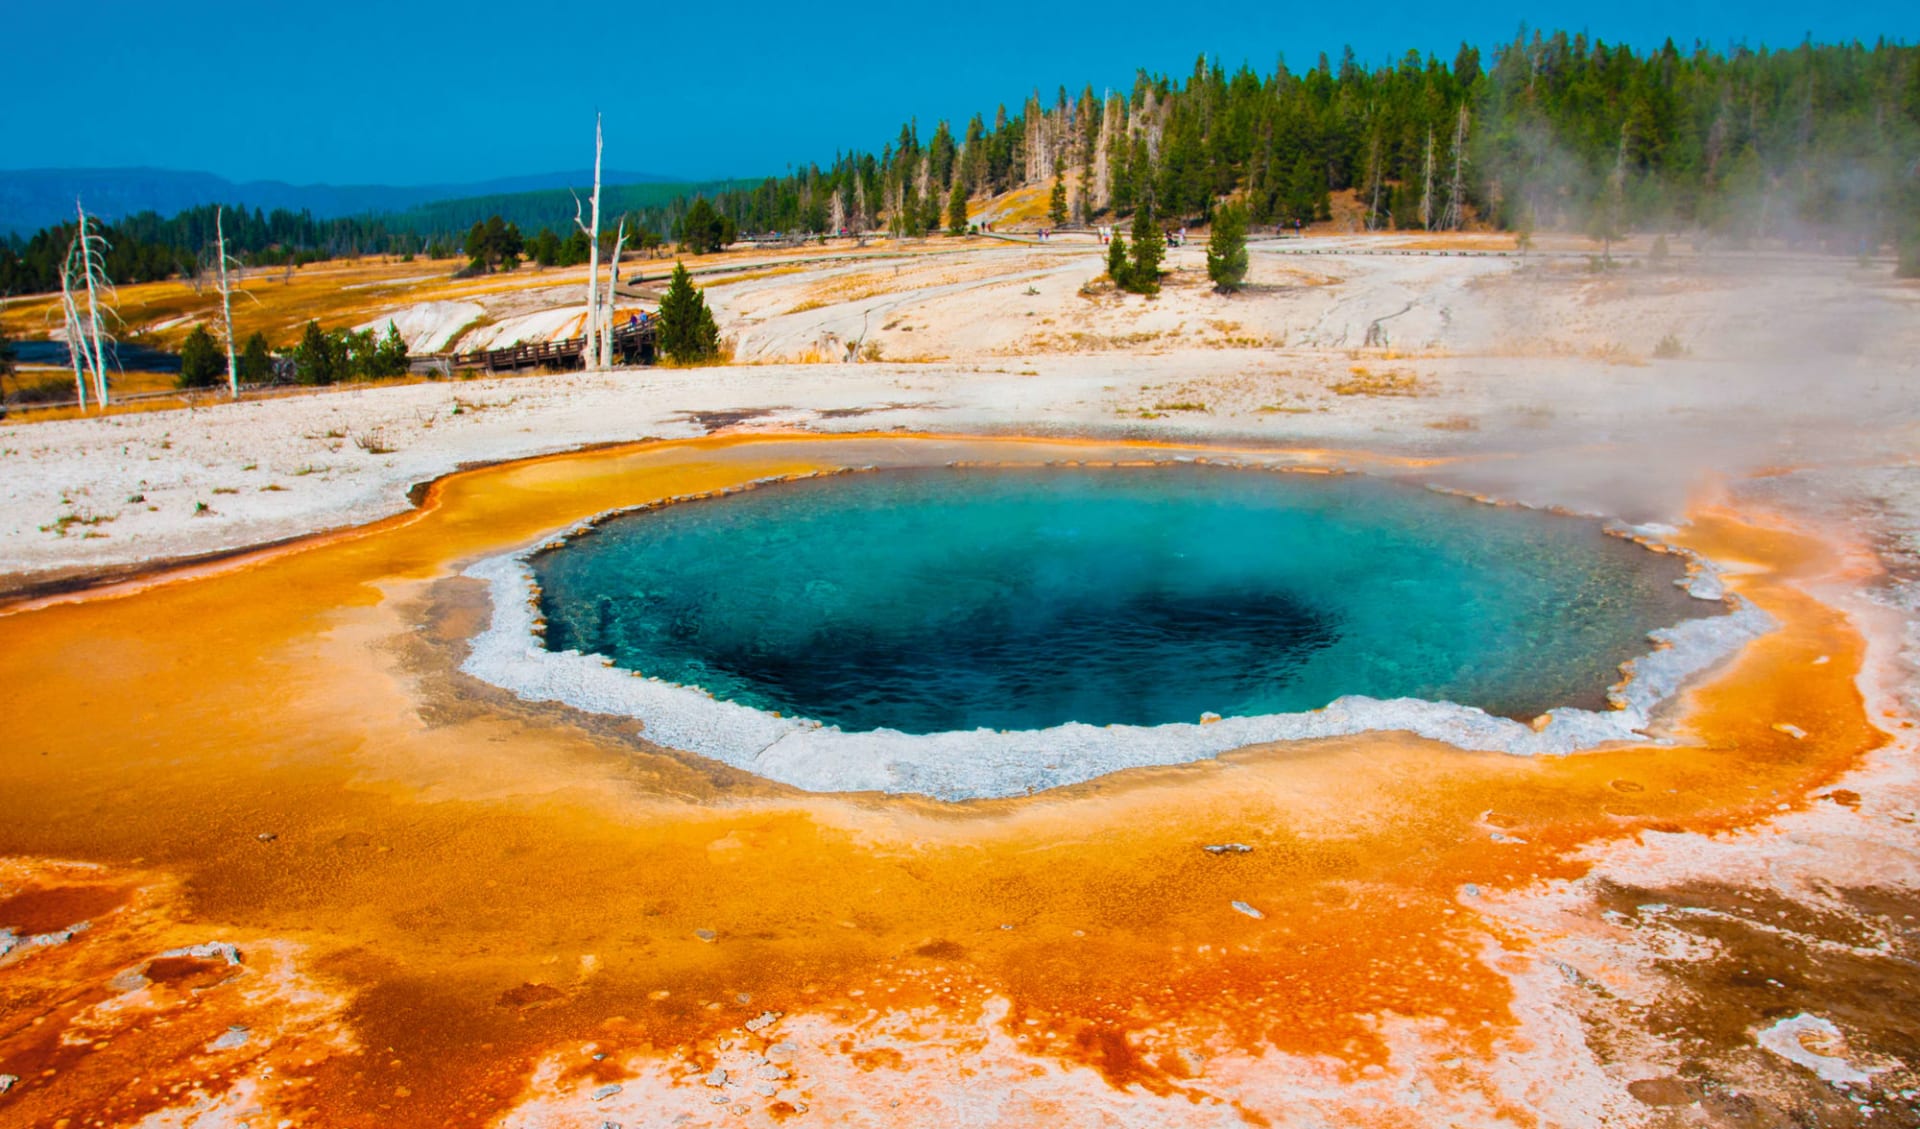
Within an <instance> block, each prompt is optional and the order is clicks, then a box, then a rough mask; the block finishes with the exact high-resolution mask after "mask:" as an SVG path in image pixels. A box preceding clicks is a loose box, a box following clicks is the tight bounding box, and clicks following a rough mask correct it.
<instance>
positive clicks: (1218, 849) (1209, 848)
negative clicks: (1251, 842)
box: [1200, 843, 1253, 855]
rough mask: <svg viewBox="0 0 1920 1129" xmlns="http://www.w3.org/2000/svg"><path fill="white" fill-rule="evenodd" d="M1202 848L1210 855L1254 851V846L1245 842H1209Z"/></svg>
mask: <svg viewBox="0 0 1920 1129" xmlns="http://www.w3.org/2000/svg"><path fill="white" fill-rule="evenodd" d="M1200 849H1201V850H1203V851H1205V852H1207V853H1208V854H1210V855H1244V854H1251V853H1252V852H1253V848H1252V847H1249V846H1247V845H1246V844H1245V843H1208V844H1207V845H1206V846H1204V847H1201V848H1200Z"/></svg>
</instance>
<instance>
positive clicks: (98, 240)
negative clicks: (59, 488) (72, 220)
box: [73, 200, 113, 408]
mask: <svg viewBox="0 0 1920 1129" xmlns="http://www.w3.org/2000/svg"><path fill="white" fill-rule="evenodd" d="M73 210H74V211H75V212H76V213H78V215H79V217H80V235H79V246H80V272H81V275H82V276H83V277H84V278H85V279H86V283H87V330H88V333H89V334H90V335H91V337H92V344H93V353H92V360H93V395H94V400H95V401H96V402H97V403H98V404H99V406H100V407H102V408H104V407H106V406H107V403H108V400H107V351H106V349H105V347H104V346H103V345H102V344H101V338H102V336H111V334H105V335H103V334H102V332H101V329H100V291H102V290H105V291H107V292H108V293H109V294H111V293H112V292H113V283H112V282H111V281H109V280H108V278H107V258H106V248H107V241H106V238H105V237H104V236H100V235H95V234H93V233H92V232H91V231H90V230H89V229H88V227H87V210H86V209H85V208H83V207H81V206H80V201H78V200H75V201H74V202H73Z"/></svg>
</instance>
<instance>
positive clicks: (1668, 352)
mask: <svg viewBox="0 0 1920 1129" xmlns="http://www.w3.org/2000/svg"><path fill="white" fill-rule="evenodd" d="M1690 352H1692V350H1690V349H1688V348H1687V347H1686V345H1684V344H1682V343H1681V341H1680V339H1679V338H1678V337H1676V336H1674V335H1673V334H1671V333H1669V334H1667V335H1666V336H1665V337H1662V338H1661V339H1660V343H1659V344H1658V345H1655V346H1654V347H1653V355H1654V356H1656V357H1659V358H1660V359H1661V360H1663V361H1671V360H1677V359H1679V358H1681V357H1684V356H1686V355H1687V354H1688V353H1690Z"/></svg>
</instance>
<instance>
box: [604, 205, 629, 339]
mask: <svg viewBox="0 0 1920 1129" xmlns="http://www.w3.org/2000/svg"><path fill="white" fill-rule="evenodd" d="M626 245H627V217H625V216H621V217H620V234H619V236H617V237H616V238H615V239H614V241H613V255H612V257H610V258H609V259H608V260H607V294H606V309H605V311H604V312H603V313H602V315H601V318H600V367H601V368H612V367H613V288H614V287H615V286H617V285H619V283H620V250H621V248H623V247H625V246H626Z"/></svg>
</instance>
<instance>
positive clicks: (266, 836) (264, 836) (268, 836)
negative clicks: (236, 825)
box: [254, 831, 280, 843]
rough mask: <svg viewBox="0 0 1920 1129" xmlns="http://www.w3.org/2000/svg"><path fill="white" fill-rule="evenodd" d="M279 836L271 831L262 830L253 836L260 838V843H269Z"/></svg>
mask: <svg viewBox="0 0 1920 1129" xmlns="http://www.w3.org/2000/svg"><path fill="white" fill-rule="evenodd" d="M279 837H280V836H278V835H275V834H274V833H273V832H271V831H262V832H261V833H260V834H258V835H255V836H254V838H256V839H258V840H260V841H261V842H262V843H271V842H273V841H274V840H275V839H278V838H279Z"/></svg>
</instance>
